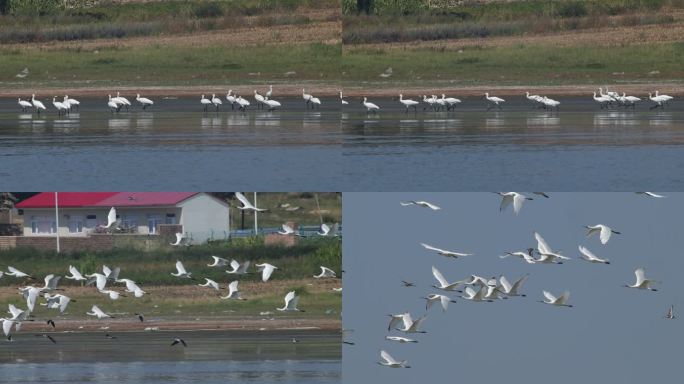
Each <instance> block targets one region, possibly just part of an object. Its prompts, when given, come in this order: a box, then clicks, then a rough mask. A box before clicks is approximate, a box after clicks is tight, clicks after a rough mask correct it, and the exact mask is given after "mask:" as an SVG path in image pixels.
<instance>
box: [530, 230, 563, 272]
mask: <svg viewBox="0 0 684 384" xmlns="http://www.w3.org/2000/svg"><path fill="white" fill-rule="evenodd" d="M534 238H535V239H537V251H538V252H539V258H538V259H535V262H537V263H546V264H563V262H562V261H561V260H570V258H569V257H565V256H563V255H560V254H558V253H556V252H554V251H553V249H551V247H549V244H548V243H547V242H546V240H544V238H543V237H542V236H541V235H540V234H539V233H537V232H535V233H534Z"/></svg>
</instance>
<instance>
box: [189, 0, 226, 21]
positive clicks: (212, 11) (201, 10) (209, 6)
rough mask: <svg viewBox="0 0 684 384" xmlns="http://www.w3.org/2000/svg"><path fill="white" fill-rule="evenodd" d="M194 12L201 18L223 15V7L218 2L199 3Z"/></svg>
mask: <svg viewBox="0 0 684 384" xmlns="http://www.w3.org/2000/svg"><path fill="white" fill-rule="evenodd" d="M194 13H195V16H196V17H198V18H201V19H202V18H207V17H219V16H223V9H222V8H221V6H220V5H219V4H218V3H214V2H205V3H200V4H197V5H196V6H195V9H194Z"/></svg>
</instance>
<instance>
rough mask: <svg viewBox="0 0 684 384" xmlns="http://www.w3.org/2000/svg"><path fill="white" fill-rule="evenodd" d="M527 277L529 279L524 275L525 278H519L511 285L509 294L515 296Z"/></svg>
mask: <svg viewBox="0 0 684 384" xmlns="http://www.w3.org/2000/svg"><path fill="white" fill-rule="evenodd" d="M528 277H530V275H525V276H523V277H521V278H519V279H518V281H516V282H515V283H513V288H512V289H511V290H510V292H511V293H515V294H517V293H518V290H519V289H520V287H522V285H523V284H525V282H526V281H527V278H528Z"/></svg>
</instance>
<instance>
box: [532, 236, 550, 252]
mask: <svg viewBox="0 0 684 384" xmlns="http://www.w3.org/2000/svg"><path fill="white" fill-rule="evenodd" d="M534 238H535V239H537V249H538V250H539V253H553V250H552V249H551V247H549V245H548V244H547V243H546V240H544V238H543V237H541V235H540V234H539V233H537V232H535V233H534Z"/></svg>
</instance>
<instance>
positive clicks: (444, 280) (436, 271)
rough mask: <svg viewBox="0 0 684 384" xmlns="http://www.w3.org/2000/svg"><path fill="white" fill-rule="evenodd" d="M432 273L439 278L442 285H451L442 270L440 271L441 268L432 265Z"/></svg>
mask: <svg viewBox="0 0 684 384" xmlns="http://www.w3.org/2000/svg"><path fill="white" fill-rule="evenodd" d="M432 275H433V276H434V277H435V279H437V281H438V282H439V285H440V286H442V287H446V286H447V285H449V282H448V281H447V280H446V279H445V278H444V276H443V275H442V272H440V271H439V269H437V268H435V267H434V266H433V267H432Z"/></svg>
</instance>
